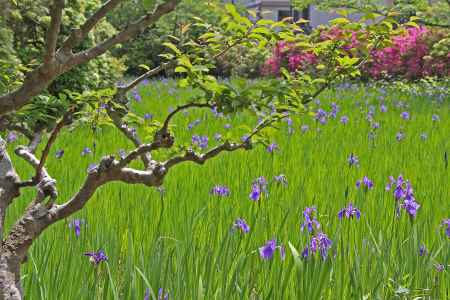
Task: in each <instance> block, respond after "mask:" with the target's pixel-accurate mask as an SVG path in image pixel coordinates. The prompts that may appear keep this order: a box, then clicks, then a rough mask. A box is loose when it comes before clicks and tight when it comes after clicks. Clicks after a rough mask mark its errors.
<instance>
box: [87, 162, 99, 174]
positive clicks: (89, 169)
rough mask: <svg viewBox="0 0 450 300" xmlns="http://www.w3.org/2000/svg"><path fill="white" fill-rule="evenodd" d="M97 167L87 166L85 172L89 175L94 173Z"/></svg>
mask: <svg viewBox="0 0 450 300" xmlns="http://www.w3.org/2000/svg"><path fill="white" fill-rule="evenodd" d="M97 167H98V165H97V164H89V166H88V167H87V172H88V173H89V174H90V173H92V172H94V171H95V170H96V169H97Z"/></svg>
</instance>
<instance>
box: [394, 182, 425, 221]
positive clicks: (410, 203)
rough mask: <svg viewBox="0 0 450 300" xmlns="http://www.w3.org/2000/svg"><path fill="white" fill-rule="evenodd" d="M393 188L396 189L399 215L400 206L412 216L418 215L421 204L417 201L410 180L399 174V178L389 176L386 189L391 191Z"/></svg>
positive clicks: (398, 214) (398, 212)
mask: <svg viewBox="0 0 450 300" xmlns="http://www.w3.org/2000/svg"><path fill="white" fill-rule="evenodd" d="M391 189H393V190H394V198H395V200H396V214H397V216H400V208H403V209H404V210H405V211H406V212H407V213H408V214H409V216H410V217H412V218H414V217H416V215H417V210H418V209H419V208H420V204H419V203H417V202H416V198H415V197H414V193H413V188H412V185H411V183H410V182H409V180H405V179H404V178H403V176H402V175H399V176H398V178H397V179H395V178H394V177H393V176H389V183H388V184H387V185H386V190H387V191H390V190H391Z"/></svg>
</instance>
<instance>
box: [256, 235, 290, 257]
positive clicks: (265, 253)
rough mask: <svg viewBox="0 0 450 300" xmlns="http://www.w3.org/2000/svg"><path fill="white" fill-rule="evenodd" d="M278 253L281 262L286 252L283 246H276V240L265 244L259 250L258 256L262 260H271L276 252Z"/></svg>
mask: <svg viewBox="0 0 450 300" xmlns="http://www.w3.org/2000/svg"><path fill="white" fill-rule="evenodd" d="M277 249H278V250H279V251H280V257H281V259H282V260H284V259H285V257H286V251H285V249H284V246H283V245H277V242H276V240H269V241H267V242H266V244H265V245H264V246H262V247H260V248H259V255H260V256H261V258H262V259H271V258H272V257H273V255H274V254H275V251H276V250H277Z"/></svg>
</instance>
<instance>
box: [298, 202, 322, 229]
mask: <svg viewBox="0 0 450 300" xmlns="http://www.w3.org/2000/svg"><path fill="white" fill-rule="evenodd" d="M316 213H317V209H316V208H315V207H306V208H305V210H304V211H303V218H304V219H305V220H304V221H303V224H302V226H301V227H300V229H301V231H303V230H304V229H305V228H306V229H307V230H308V231H309V232H313V231H314V227H315V228H316V229H319V228H320V223H319V221H317V219H316V217H315V214H316Z"/></svg>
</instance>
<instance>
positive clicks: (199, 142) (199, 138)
mask: <svg viewBox="0 0 450 300" xmlns="http://www.w3.org/2000/svg"><path fill="white" fill-rule="evenodd" d="M192 144H193V145H195V146H198V147H200V148H201V149H206V148H208V137H207V136H206V135H193V136H192Z"/></svg>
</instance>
